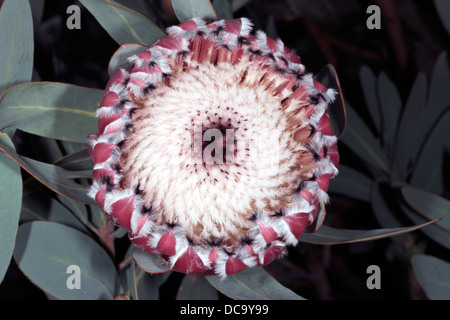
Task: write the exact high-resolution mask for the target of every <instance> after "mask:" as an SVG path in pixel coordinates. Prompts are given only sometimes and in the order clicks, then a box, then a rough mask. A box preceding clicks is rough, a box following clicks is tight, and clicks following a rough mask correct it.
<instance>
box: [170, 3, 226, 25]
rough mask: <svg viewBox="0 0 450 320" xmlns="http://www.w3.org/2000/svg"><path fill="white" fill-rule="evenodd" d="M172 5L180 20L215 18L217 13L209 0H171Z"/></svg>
mask: <svg viewBox="0 0 450 320" xmlns="http://www.w3.org/2000/svg"><path fill="white" fill-rule="evenodd" d="M172 7H173V11H174V12H175V15H176V16H177V18H178V20H180V22H185V21H188V20H191V19H192V18H204V19H213V20H217V14H216V11H215V10H214V8H213V6H212V4H211V1H209V0H172Z"/></svg>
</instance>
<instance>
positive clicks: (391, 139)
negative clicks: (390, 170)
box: [377, 72, 402, 155]
mask: <svg viewBox="0 0 450 320" xmlns="http://www.w3.org/2000/svg"><path fill="white" fill-rule="evenodd" d="M377 88H378V95H379V102H380V108H381V115H382V128H383V130H382V136H383V142H384V149H385V150H387V151H388V154H389V155H392V152H393V149H394V143H395V134H396V131H397V127H398V119H399V117H400V113H401V110H402V100H401V98H400V94H399V93H398V90H397V88H396V87H395V85H394V83H393V82H392V80H391V79H389V77H388V76H387V75H386V74H385V73H384V72H382V73H381V74H380V75H379V76H378V82H377Z"/></svg>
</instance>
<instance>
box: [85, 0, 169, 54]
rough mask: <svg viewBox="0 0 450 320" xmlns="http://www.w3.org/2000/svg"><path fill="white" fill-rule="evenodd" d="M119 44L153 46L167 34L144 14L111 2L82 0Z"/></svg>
mask: <svg viewBox="0 0 450 320" xmlns="http://www.w3.org/2000/svg"><path fill="white" fill-rule="evenodd" d="M80 2H81V3H82V4H83V5H84V6H85V7H86V8H87V9H88V10H89V11H90V12H91V13H92V15H93V16H94V17H95V19H97V21H98V22H99V23H100V24H101V25H102V27H103V28H104V29H105V30H106V32H108V34H109V35H110V36H111V37H112V38H113V39H114V40H115V41H116V42H117V43H118V44H125V43H140V44H143V45H151V44H153V43H154V42H156V41H157V40H158V39H160V38H162V37H164V36H165V32H164V31H163V30H161V28H159V27H158V26H157V25H156V24H154V23H153V22H152V21H151V20H149V19H147V17H145V16H143V15H142V14H140V13H138V12H136V11H133V10H131V9H128V8H126V7H124V6H122V5H119V4H117V3H114V2H111V1H109V0H80Z"/></svg>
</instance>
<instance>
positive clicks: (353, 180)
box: [328, 164, 372, 202]
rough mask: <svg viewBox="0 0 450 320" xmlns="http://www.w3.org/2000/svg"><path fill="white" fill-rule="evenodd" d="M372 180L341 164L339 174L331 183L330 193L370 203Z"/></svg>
mask: <svg viewBox="0 0 450 320" xmlns="http://www.w3.org/2000/svg"><path fill="white" fill-rule="evenodd" d="M371 185H372V180H371V179H370V178H368V177H367V176H365V175H363V174H362V173H360V172H359V171H357V170H355V169H352V168H350V167H349V166H346V165H343V164H340V165H339V174H338V175H337V176H336V177H335V178H334V179H333V181H331V183H330V187H329V189H328V191H329V192H332V193H337V194H342V195H345V196H348V197H352V198H355V199H358V200H362V201H367V202H369V201H370V188H371Z"/></svg>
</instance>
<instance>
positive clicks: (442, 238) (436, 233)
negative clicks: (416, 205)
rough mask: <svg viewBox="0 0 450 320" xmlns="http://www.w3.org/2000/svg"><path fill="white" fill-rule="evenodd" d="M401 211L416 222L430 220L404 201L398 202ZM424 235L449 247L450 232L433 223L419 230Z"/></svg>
mask: <svg viewBox="0 0 450 320" xmlns="http://www.w3.org/2000/svg"><path fill="white" fill-rule="evenodd" d="M399 204H400V207H401V209H402V211H403V212H404V213H405V214H406V216H407V217H408V218H409V219H411V221H412V222H414V223H416V224H420V223H426V222H429V221H430V220H429V219H427V218H425V217H424V216H423V215H422V214H419V213H418V212H417V211H415V210H413V209H412V208H411V207H410V206H409V205H407V204H406V203H405V202H403V201H401V202H399ZM420 231H421V232H423V233H424V234H425V235H426V236H428V237H429V238H430V239H432V240H433V241H435V242H437V243H439V244H440V245H442V246H443V247H445V248H447V249H450V233H449V232H447V231H446V230H444V229H443V228H442V227H440V226H439V225H437V224H435V223H433V224H431V225H429V226H427V227H425V228H423V229H421V230H420Z"/></svg>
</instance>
